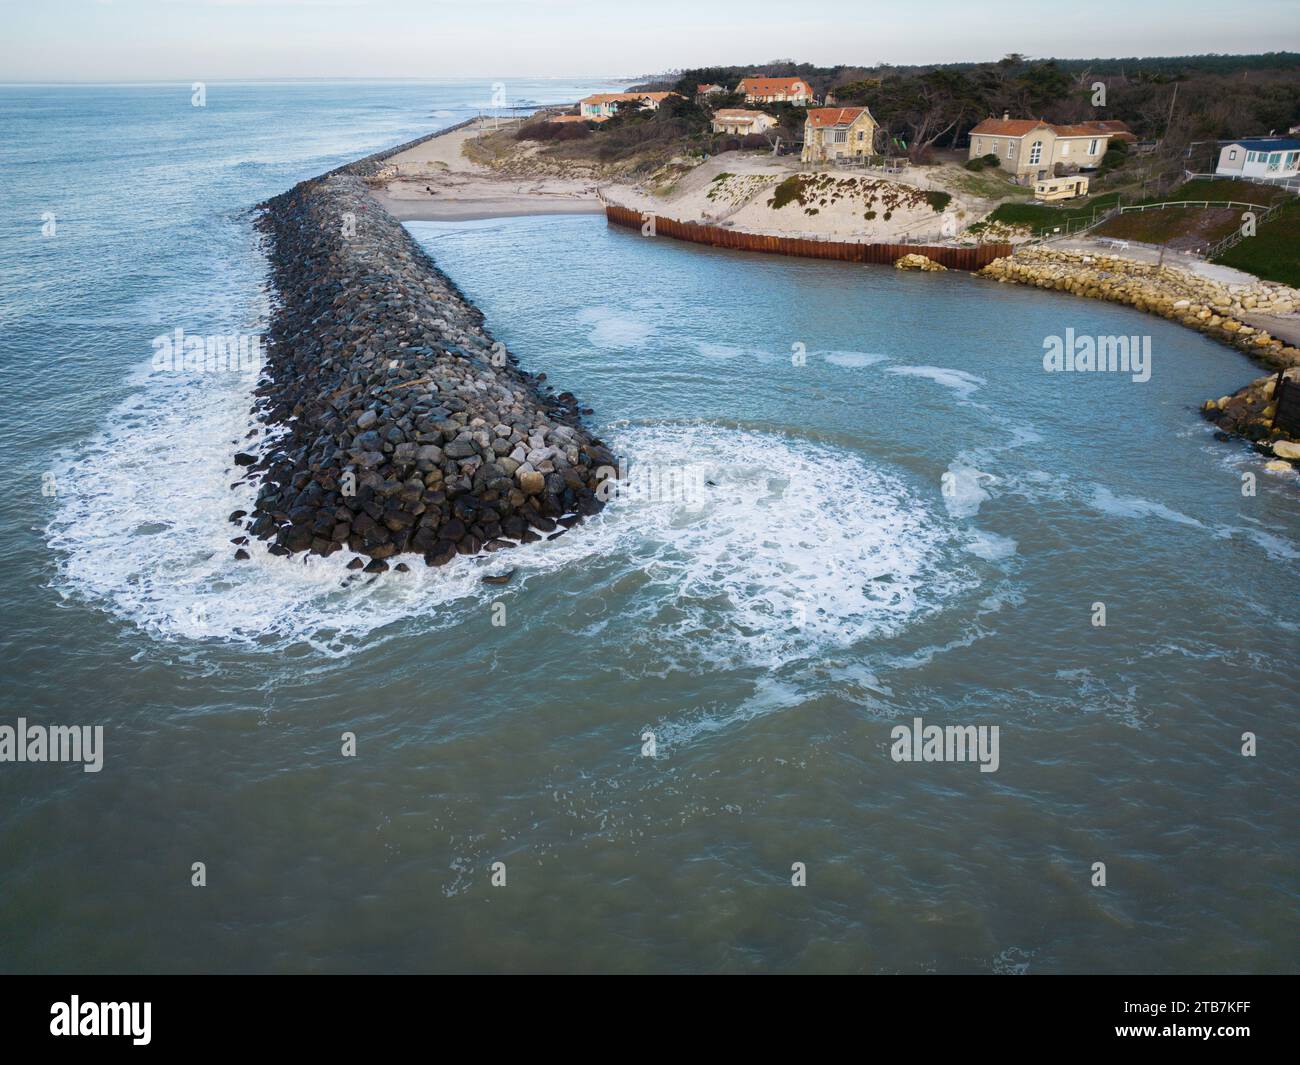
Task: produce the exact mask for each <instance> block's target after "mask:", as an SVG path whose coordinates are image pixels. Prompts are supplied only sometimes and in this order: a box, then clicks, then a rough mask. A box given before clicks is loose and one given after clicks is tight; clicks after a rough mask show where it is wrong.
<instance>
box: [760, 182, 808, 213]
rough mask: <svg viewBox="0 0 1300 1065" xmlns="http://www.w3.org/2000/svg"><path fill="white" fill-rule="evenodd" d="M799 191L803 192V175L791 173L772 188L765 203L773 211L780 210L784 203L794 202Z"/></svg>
mask: <svg viewBox="0 0 1300 1065" xmlns="http://www.w3.org/2000/svg"><path fill="white" fill-rule="evenodd" d="M801 192H803V177H802V176H801V175H799V174H792V175H791V176H790V177H788V178H786V179H785V180H784V181H783V182H781V184H779V185H778V186H777V187H776V188H775V189H773V190H772V198H771V199H770V200H768V201H767V205H768V206H769V207H771V208H772V210H774V211H777V210H780V209H781V208H782V207H784V206H785V205H786V204H788V203H794V201H795V200H797V199H798V198H799V195H800V193H801Z"/></svg>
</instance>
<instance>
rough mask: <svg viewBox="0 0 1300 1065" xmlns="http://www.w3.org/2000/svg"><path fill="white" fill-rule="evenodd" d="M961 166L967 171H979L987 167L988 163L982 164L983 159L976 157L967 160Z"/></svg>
mask: <svg viewBox="0 0 1300 1065" xmlns="http://www.w3.org/2000/svg"><path fill="white" fill-rule="evenodd" d="M963 165H964V166H965V167H966V169H967V170H975V171H980V170H983V169H984V168H985V167H986V166H988V163H986V162H984V159H983V158H982V157H981V156H976V157H975V158H974V159H967V160H966V162H965V163H964V164H963Z"/></svg>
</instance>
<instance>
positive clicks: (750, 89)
mask: <svg viewBox="0 0 1300 1065" xmlns="http://www.w3.org/2000/svg"><path fill="white" fill-rule="evenodd" d="M736 92H743V93H749V94H751V95H754V96H792V95H794V96H798V95H802V94H806V93H811V92H812V89H810V88H809V87H808V83H807V82H806V81H804V80H803V78H741V79H740V84H739V85H737V86H736Z"/></svg>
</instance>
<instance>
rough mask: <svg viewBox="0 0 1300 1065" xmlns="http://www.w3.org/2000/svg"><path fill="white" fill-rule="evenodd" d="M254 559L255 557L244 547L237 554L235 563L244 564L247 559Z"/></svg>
mask: <svg viewBox="0 0 1300 1065" xmlns="http://www.w3.org/2000/svg"><path fill="white" fill-rule="evenodd" d="M252 557H253V556H252V555H250V554H249V553H248V552H247V551H245V550H244V549H243V548H242V547H241V548H240V549H239V550H238V551H236V552H235V561H236V562H244V561H246V560H247V559H250V558H252Z"/></svg>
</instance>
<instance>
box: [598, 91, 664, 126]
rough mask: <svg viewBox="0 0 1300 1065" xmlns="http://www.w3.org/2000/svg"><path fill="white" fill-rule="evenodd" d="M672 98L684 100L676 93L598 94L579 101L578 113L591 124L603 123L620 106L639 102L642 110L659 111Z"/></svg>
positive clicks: (616, 111)
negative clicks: (660, 106) (661, 105)
mask: <svg viewBox="0 0 1300 1065" xmlns="http://www.w3.org/2000/svg"><path fill="white" fill-rule="evenodd" d="M670 96H676V97H677V98H678V99H681V98H682V96H681V93H676V92H598V93H595V94H594V95H592V96H585V97H583V98H582V99H581V100H579V101H578V113H579V114H580V115H582V117H583V118H585V119H587V121H589V122H603V121H605V119H607V118H613V117H614V116H615V115H616V114H618V108H619V104H624V103H632V102H637V101H639V102H640V105H641V110H643V111H657V110H659V105H660V104H662V103H663V102H664V101H665V100H666V99H668V97H670Z"/></svg>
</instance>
